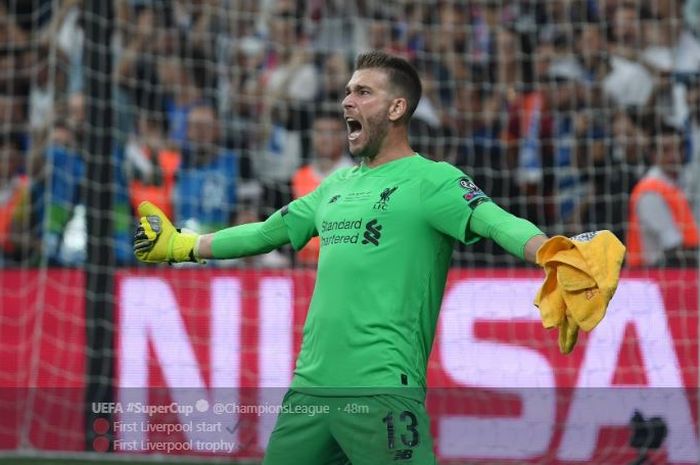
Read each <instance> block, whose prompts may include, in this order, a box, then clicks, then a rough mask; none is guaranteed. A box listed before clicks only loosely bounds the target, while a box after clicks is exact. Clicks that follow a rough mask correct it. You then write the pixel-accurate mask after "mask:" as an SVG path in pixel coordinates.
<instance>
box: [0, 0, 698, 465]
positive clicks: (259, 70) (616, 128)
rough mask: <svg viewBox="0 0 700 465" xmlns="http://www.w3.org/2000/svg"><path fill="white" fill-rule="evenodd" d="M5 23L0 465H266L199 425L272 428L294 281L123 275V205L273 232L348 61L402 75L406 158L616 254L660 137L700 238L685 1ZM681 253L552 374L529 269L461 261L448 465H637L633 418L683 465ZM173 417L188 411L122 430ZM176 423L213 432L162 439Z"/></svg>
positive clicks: (439, 418) (690, 400)
mask: <svg viewBox="0 0 700 465" xmlns="http://www.w3.org/2000/svg"><path fill="white" fill-rule="evenodd" d="M0 23H1V24H2V27H0V146H1V147H0V203H1V204H2V210H1V211H0V245H1V246H2V255H0V260H1V261H0V265H1V266H2V269H0V282H1V283H2V284H1V286H0V463H57V462H61V460H62V461H63V463H75V462H76V461H78V460H86V461H95V462H100V463H105V459H106V457H108V458H109V459H110V460H116V461H119V462H120V463H121V462H123V461H125V460H128V461H130V462H132V463H134V462H135V459H138V460H144V461H146V462H149V463H150V462H152V461H156V462H158V461H175V462H180V461H188V460H189V461H193V462H197V463H200V462H203V461H224V462H231V461H235V462H236V463H239V462H246V461H249V462H252V463H257V461H258V460H259V458H260V457H261V455H262V451H263V450H264V445H265V442H266V440H267V436H268V435H269V431H270V428H271V425H272V424H273V423H274V414H270V413H269V412H267V413H265V414H262V415H257V414H256V413H251V412H241V411H238V412H233V413H228V412H225V413H224V414H215V413H214V412H213V410H214V408H213V407H214V405H215V404H216V403H217V402H218V401H221V402H224V401H226V402H229V404H234V405H238V406H241V405H242V406H254V405H263V406H274V405H276V404H277V403H278V402H279V400H280V399H281V397H282V395H283V393H284V386H286V385H287V383H288V382H289V378H290V376H291V370H292V368H293V361H294V356H295V354H296V352H297V350H298V347H299V341H300V329H301V326H302V324H303V318H304V312H305V306H306V303H307V302H308V297H309V295H310V293H311V290H312V288H313V279H314V276H313V266H312V265H310V264H309V263H308V262H307V261H305V260H302V259H301V258H300V257H299V256H295V255H294V254H293V253H292V252H291V251H290V250H282V251H280V252H278V253H273V254H271V255H267V256H265V257H260V258H254V259H246V260H237V261H230V262H224V263H216V264H209V265H207V266H206V267H190V266H181V267H143V266H139V265H138V264H136V263H135V262H134V259H133V257H132V255H131V252H130V235H131V231H132V230H133V228H134V215H133V205H134V203H136V202H137V201H138V200H139V199H142V198H144V196H146V197H149V196H150V197H151V198H154V199H157V200H159V201H160V202H162V204H163V205H164V206H165V207H166V208H168V209H169V211H170V212H172V215H173V217H174V218H175V221H176V222H177V223H178V224H179V225H183V226H187V227H189V228H191V229H195V230H198V231H202V232H204V231H208V230H212V229H213V228H217V227H221V226H223V225H225V224H235V223H240V222H248V221H252V220H255V219H262V218H265V217H266V216H267V215H269V214H270V213H271V212H272V211H274V210H275V209H276V208H279V207H280V206H282V205H284V204H285V203H287V202H288V201H289V200H290V199H291V198H292V197H293V195H294V192H293V181H292V180H293V178H294V176H295V173H296V171H297V169H298V168H299V167H301V166H302V165H304V164H306V163H309V162H312V161H313V160H314V156H313V152H314V150H313V137H312V125H313V121H314V118H315V116H316V115H317V114H320V113H322V112H326V111H328V110H329V109H331V110H332V109H333V108H335V109H336V110H337V109H338V108H339V104H338V102H339V101H340V99H341V98H342V95H343V87H344V85H345V82H346V81H347V79H348V77H349V74H350V70H351V69H352V59H353V57H354V56H355V55H356V54H357V53H358V52H361V51H363V50H369V49H375V48H376V49H384V50H388V51H391V52H394V53H398V54H401V55H403V56H405V57H407V58H409V59H410V60H411V61H412V62H413V63H414V64H415V65H416V67H417V68H418V70H419V72H420V74H421V78H422V80H423V83H424V87H425V95H424V98H423V100H422V101H421V104H420V106H419V109H418V111H417V113H416V116H415V117H414V122H413V126H412V144H413V145H414V148H416V149H417V150H418V151H419V152H420V153H423V154H424V155H426V156H428V157H430V158H434V159H436V160H445V161H448V162H450V163H453V164H455V165H456V166H458V167H460V168H462V169H464V170H465V171H466V172H467V173H469V174H470V175H472V176H473V177H474V179H475V181H476V183H477V184H478V185H479V186H480V187H481V188H482V189H483V190H485V191H486V192H487V193H488V194H490V195H491V196H492V197H493V198H494V199H495V200H496V201H497V202H499V203H500V204H501V205H502V206H504V207H505V208H507V209H509V210H510V211H512V212H514V213H516V214H519V215H521V216H525V217H527V218H529V219H530V220H532V221H533V222H535V223H536V224H538V225H539V226H541V227H542V228H543V229H544V230H545V231H546V232H547V233H549V234H557V233H561V234H573V233H578V232H582V231H587V230H596V229H603V228H604V229H610V230H612V231H613V232H615V233H616V234H618V236H619V237H620V238H624V237H625V233H626V230H627V226H628V218H627V208H628V203H629V198H630V192H631V190H632V188H633V186H634V184H635V183H636V182H637V181H638V180H639V178H640V177H641V176H642V175H643V174H644V172H645V171H646V170H647V169H648V167H649V166H650V164H651V160H652V154H653V150H654V143H655V141H656V139H657V137H658V132H659V130H660V128H661V127H662V126H673V127H675V128H677V130H678V134H679V147H681V148H682V150H683V154H684V158H683V166H682V175H681V178H680V181H681V183H682V186H683V188H684V190H685V193H686V195H687V197H688V198H689V200H690V201H691V203H692V205H693V206H694V208H695V209H696V211H700V210H697V209H698V208H700V189H698V186H700V183H699V182H698V181H699V178H698V176H699V175H700V136H699V133H700V129H698V128H699V127H700V84H699V83H700V80H699V77H700V38H699V37H700V2H699V1H697V0H686V1H680V0H634V1H630V0H520V1H518V2H507V1H503V0H474V1H469V2H465V1H460V0H442V1H437V0H435V1H432V0H416V1H408V0H403V1H392V2H379V1H373V0H364V1H355V2H346V1H340V0H331V1H317V0H306V1H302V0H298V1H291V0H279V1H276V0H262V1H247V0H172V1H159V0H115V1H114V2H110V1H104V0H101V1H100V0H85V1H81V0H62V1H58V0H25V1H19V0H4V1H2V2H0ZM339 137H340V138H342V137H343V135H342V134H340V136H339ZM198 157H203V158H204V159H205V160H206V162H200V161H198ZM163 199H165V200H163ZM696 217H700V216H699V215H696ZM695 253H696V251H689V253H688V254H685V255H683V256H681V258H680V259H679V260H678V261H676V262H673V263H670V264H668V265H665V266H657V267H654V268H639V269H626V270H624V272H623V278H622V281H621V284H620V288H619V291H618V294H617V296H616V298H615V299H614V300H613V302H612V303H611V307H610V309H609V313H608V316H607V317H606V319H605V320H604V321H603V323H602V324H601V326H600V327H599V328H597V329H596V330H595V331H594V332H593V333H591V334H590V335H586V336H584V337H582V340H581V342H580V343H579V346H578V347H577V348H576V350H575V352H574V354H572V355H571V356H568V357H564V356H561V355H560V354H558V350H557V346H556V335H554V334H552V333H548V332H546V331H545V330H543V329H542V328H541V325H540V324H539V320H538V314H537V311H536V309H535V308H534V307H533V306H532V305H531V300H532V296H534V292H535V289H536V287H537V285H538V284H539V282H540V280H541V278H542V276H541V272H540V271H538V270H535V269H533V268H532V267H527V266H525V265H523V264H521V263H518V262H517V261H515V260H513V259H511V258H510V257H508V256H506V255H505V254H504V253H503V251H501V250H500V249H498V247H496V246H494V245H492V244H489V243H483V244H477V245H476V246H474V247H470V248H464V247H459V248H458V249H457V250H456V251H455V255H454V263H453V267H454V269H453V270H452V272H451V274H450V278H449V282H448V288H447V291H446V296H445V303H444V305H443V310H442V316H441V322H440V325H439V328H438V336H437V339H436V342H435V348H434V351H433V354H432V358H431V362H430V366H429V381H430V386H431V389H430V391H429V394H428V407H429V410H430V411H431V414H432V417H433V418H432V421H433V424H432V425H431V426H432V430H433V433H434V435H435V438H436V441H435V445H436V451H437V453H438V456H439V457H440V459H441V462H440V463H460V464H461V463H542V464H552V463H605V464H613V463H630V462H631V461H632V460H633V459H634V458H635V457H636V454H637V452H636V451H635V449H634V448H632V447H631V446H630V445H629V438H630V427H629V421H630V418H631V416H632V414H633V413H634V411H635V410H636V409H638V410H639V411H640V412H642V413H643V414H644V415H645V416H646V417H649V416H655V415H658V416H661V417H662V418H663V419H664V421H665V422H666V423H667V424H668V425H669V434H668V436H667V437H666V438H665V441H664V444H663V447H662V448H661V449H660V450H659V451H653V452H652V458H653V460H654V463H698V431H697V430H698V429H697V425H698V409H697V405H698V404H697V402H698V399H697V387H698V377H699V376H700V374H699V372H698V273H697V257H696V256H695ZM202 400H205V401H206V407H207V408H206V409H205V408H204V404H203V403H202V402H201V401H202ZM172 402H175V403H176V404H177V405H181V406H190V407H194V411H191V412H189V413H188V414H185V413H183V412H180V413H173V412H165V413H163V412H158V413H156V414H154V415H150V416H149V415H144V414H141V413H139V412H138V411H136V410H138V409H132V410H131V411H119V409H120V408H123V409H124V410H127V409H128V408H129V405H132V406H136V405H150V406H157V405H160V406H167V405H171V403H172ZM183 408H184V407H183ZM200 410H201V411H200ZM188 415H189V416H188ZM117 422H121V424H122V425H130V424H131V425H137V426H138V428H136V429H138V430H139V431H130V430H129V428H124V427H122V429H121V430H119V427H117ZM188 423H192V424H193V425H196V424H202V425H204V424H207V425H209V424H212V425H214V424H220V425H221V426H220V430H219V431H213V432H212V431H209V432H203V433H201V432H200V433H201V434H200V433H197V432H196V431H189V432H188V431H178V432H174V433H164V432H163V430H162V429H161V430H159V429H158V427H157V425H186V424H188ZM148 425H151V426H148ZM142 426H144V427H145V429H147V430H148V431H141V429H142ZM149 428H150V429H149ZM181 429H182V427H181ZM197 440H199V441H200V442H202V443H204V442H206V443H207V445H206V446H204V445H200V446H195V447H194V449H195V450H180V451H173V453H171V454H164V453H163V451H162V450H156V449H157V448H156V446H155V445H156V444H158V445H164V444H166V445H167V444H194V443H195V442H196V441H197ZM116 441H124V442H123V443H121V444H126V443H127V442H128V441H135V443H136V444H138V446H137V449H139V450H135V451H134V450H131V449H129V450H124V449H125V448H127V449H128V447H127V446H124V447H122V449H121V450H115V449H118V448H119V447H116ZM217 443H218V444H233V450H232V451H231V452H230V453H229V452H226V451H217V452H216V453H212V451H211V450H210V449H209V450H207V448H208V447H209V448H210V446H211V445H213V444H217ZM300 446H302V445H300ZM180 447H181V448H186V446H180ZM211 447H213V446H211ZM302 447H303V446H302ZM104 454H109V455H107V456H105V455H104Z"/></svg>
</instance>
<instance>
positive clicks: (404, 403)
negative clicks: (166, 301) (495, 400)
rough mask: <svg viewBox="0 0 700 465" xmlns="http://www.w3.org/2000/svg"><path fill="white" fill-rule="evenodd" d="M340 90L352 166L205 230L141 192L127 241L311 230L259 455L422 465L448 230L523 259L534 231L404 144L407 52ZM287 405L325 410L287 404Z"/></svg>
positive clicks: (291, 464) (251, 249)
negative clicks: (292, 355)
mask: <svg viewBox="0 0 700 465" xmlns="http://www.w3.org/2000/svg"><path fill="white" fill-rule="evenodd" d="M345 94H346V96H345V99H344V100H343V102H342V106H343V110H344V117H345V122H346V126H347V140H348V143H349V146H350V152H351V153H352V154H353V156H355V157H356V158H358V159H359V160H361V163H360V165H359V166H358V167H354V168H347V169H341V170H339V171H337V172H336V173H334V174H333V175H332V176H330V177H329V178H327V179H326V180H325V181H324V182H323V183H322V184H321V185H320V186H319V187H318V188H317V189H316V190H315V191H313V192H311V193H310V194H308V195H307V196H305V197H302V198H299V199H297V200H294V201H293V202H292V203H290V204H289V205H288V206H287V207H285V208H283V209H282V210H280V211H278V212H276V213H275V214H273V215H272V216H270V217H269V218H268V219H267V220H266V221H264V222H261V223H252V224H246V225H242V226H236V227H232V228H228V229H223V230H221V231H218V232H216V233H214V234H207V235H201V236H198V235H195V234H188V233H184V232H178V231H176V230H175V228H174V227H173V225H172V224H171V223H170V222H169V220H168V219H167V218H166V217H165V216H164V215H163V214H162V213H161V212H160V211H159V210H158V209H157V208H156V207H155V206H153V205H152V204H149V203H147V202H145V203H143V204H142V205H141V206H140V207H139V214H140V216H141V217H142V218H141V219H140V227H139V229H138V231H137V233H136V236H135V242H134V251H135V254H136V256H137V257H138V258H139V259H140V260H141V261H144V262H182V261H202V260H204V259H227V258H237V257H243V256H248V255H254V254H261V253H266V252H269V251H271V250H273V249H276V248H278V247H280V246H282V245H284V244H288V243H291V244H292V246H293V247H294V248H295V249H296V250H299V249H301V248H302V247H303V246H304V245H305V244H306V243H307V241H309V240H310V239H311V238H312V237H314V236H319V237H320V241H321V252H320V256H319V262H318V272H317V278H316V286H315V289H314V292H313V297H312V298H311V303H310V307H309V312H308V316H307V318H306V323H305V326H304V335H303V342H302V347H301V351H300V353H299V357H298V359H297V363H296V368H295V370H294V377H293V380H292V384H291V387H290V389H289V391H288V392H287V394H286V395H285V398H284V401H283V402H284V403H285V405H286V406H287V407H292V408H287V409H285V410H283V413H282V414H281V415H280V416H279V417H278V419H277V424H276V426H275V429H274V431H273V432H272V435H271V437H270V442H269V446H268V449H267V451H266V455H265V459H264V462H263V463H264V464H266V465H315V464H318V465H322V464H336V463H337V464H346V463H352V464H354V465H377V464H380V465H381V464H396V463H403V464H420V465H425V464H432V463H435V456H434V454H433V445H432V438H431V435H430V422H429V419H428V416H427V413H426V410H425V407H424V400H425V394H426V392H425V389H426V367H427V363H428V357H429V355H430V351H431V347H432V343H433V337H434V335H435V327H436V323H437V317H438V312H439V309H440V304H441V299H442V295H443V291H444V287H445V281H446V277H447V271H448V268H449V263H450V258H451V255H452V250H453V245H454V241H455V240H459V241H462V242H464V243H466V244H469V243H473V242H475V241H478V240H479V239H481V238H489V239H492V240H494V241H496V242H497V243H498V244H499V245H501V246H502V247H503V248H504V249H506V250H507V251H508V252H510V253H511V254H513V255H515V256H517V257H520V258H521V259H524V260H526V261H528V262H535V260H536V253H537V250H538V249H539V248H540V246H541V245H542V244H543V243H545V241H546V239H547V237H546V236H545V235H544V234H543V233H542V231H540V230H539V229H538V228H537V227H536V226H534V225H533V224H532V223H530V222H528V221H526V220H524V219H521V218H517V217H515V216H513V215H511V214H509V213H507V212H506V211H504V210H503V209H501V208H500V207H498V206H497V205H495V204H494V203H493V202H492V201H491V200H490V199H489V198H488V197H487V196H486V195H485V194H484V192H482V191H481V190H480V189H479V188H478V187H477V186H476V185H475V184H474V182H472V180H471V179H470V178H469V177H468V176H466V175H465V174H464V173H463V172H461V171H460V170H458V169H457V168H455V167H453V166H451V165H449V164H446V163H436V162H433V161H430V160H428V159H426V158H424V157H423V156H421V155H419V154H416V153H415V152H414V151H413V150H411V147H410V146H409V142H408V122H409V119H410V117H411V115H412V114H413V112H414V110H415V109H416V106H417V104H418V101H419V99H420V96H421V83H420V80H419V78H418V75H417V73H416V71H415V69H414V68H413V67H412V66H411V65H410V64H408V63H407V62H406V61H404V60H403V59H400V58H397V57H393V56H391V55H387V54H384V53H382V52H369V53H366V54H363V55H360V56H359V57H358V59H357V63H356V68H355V72H354V73H353V75H352V77H351V79H350V81H349V83H348V84H347V86H346V89H345ZM298 406H306V407H314V411H317V412H318V411H327V412H329V413H328V414H326V415H312V416H309V415H304V414H298V413H297V414H295V413H294V410H295V409H294V407H298ZM318 406H325V407H327V408H326V409H325V410H323V409H321V408H318ZM296 411H297V412H298V411H299V409H297V410H296Z"/></svg>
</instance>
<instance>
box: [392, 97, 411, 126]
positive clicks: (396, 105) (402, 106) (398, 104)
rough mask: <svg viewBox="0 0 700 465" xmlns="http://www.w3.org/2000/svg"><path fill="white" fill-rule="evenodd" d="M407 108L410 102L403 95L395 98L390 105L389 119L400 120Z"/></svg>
mask: <svg viewBox="0 0 700 465" xmlns="http://www.w3.org/2000/svg"><path fill="white" fill-rule="evenodd" d="M407 110H408V102H407V101H406V99H405V98H403V97H399V98H395V99H394V100H392V102H391V105H390V106H389V119H390V120H391V121H398V120H400V119H401V118H402V117H403V115H405V114H406V111H407Z"/></svg>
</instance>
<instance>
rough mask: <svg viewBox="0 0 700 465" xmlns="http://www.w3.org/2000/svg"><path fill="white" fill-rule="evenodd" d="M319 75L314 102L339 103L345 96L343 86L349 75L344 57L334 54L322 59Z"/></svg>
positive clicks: (348, 65)
mask: <svg viewBox="0 0 700 465" xmlns="http://www.w3.org/2000/svg"><path fill="white" fill-rule="evenodd" d="M319 74H320V76H321V82H320V86H319V89H318V95H317V97H316V100H317V101H320V102H323V101H335V102H340V101H341V100H342V99H343V97H344V95H345V94H344V92H345V84H346V83H347V82H348V78H349V76H350V74H351V73H350V63H349V60H348V58H347V57H346V55H344V54H343V53H340V52H334V53H329V54H327V55H325V56H324V57H322V62H321V69H320V71H319Z"/></svg>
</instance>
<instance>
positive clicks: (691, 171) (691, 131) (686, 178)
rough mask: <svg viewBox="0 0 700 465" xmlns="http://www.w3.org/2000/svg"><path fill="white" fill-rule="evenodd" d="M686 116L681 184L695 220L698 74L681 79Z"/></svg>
mask: <svg viewBox="0 0 700 465" xmlns="http://www.w3.org/2000/svg"><path fill="white" fill-rule="evenodd" d="M683 80H684V82H685V86H684V87H683V90H684V92H683V95H684V96H685V100H686V105H687V109H688V110H687V112H688V114H687V116H686V118H685V120H684V121H683V124H682V127H683V130H684V142H685V144H684V145H685V150H686V164H685V165H686V166H685V169H684V170H683V176H682V177H681V183H682V185H683V188H684V190H685V192H686V193H687V195H688V199H689V200H690V203H691V205H692V206H693V213H694V215H695V218H700V72H698V73H693V74H688V75H685V76H684V77H683Z"/></svg>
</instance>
